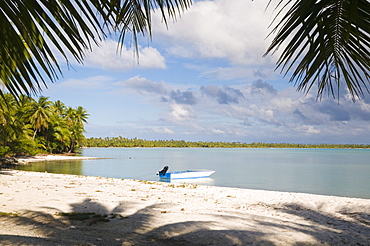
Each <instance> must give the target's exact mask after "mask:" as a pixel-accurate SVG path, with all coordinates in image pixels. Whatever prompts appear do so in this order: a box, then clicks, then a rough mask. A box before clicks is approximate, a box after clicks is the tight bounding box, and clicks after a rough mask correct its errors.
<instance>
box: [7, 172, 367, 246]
mask: <svg viewBox="0 0 370 246" xmlns="http://www.w3.org/2000/svg"><path fill="white" fill-rule="evenodd" d="M0 206H1V207H0V212H2V214H0V245H370V199H357V198H344V197H335V196H322V195H311V194H301V193H288V192H273V191H260V190H248V189H236V188H223V187H211V186H201V185H190V184H178V183H177V184H170V183H162V182H149V181H136V180H121V179H111V178H101V177H88V176H75V175H62V174H50V173H36V172H24V171H14V170H2V171H1V170H0ZM71 212H74V213H83V212H88V213H94V214H93V215H91V216H90V218H89V219H86V220H72V219H70V218H68V217H67V216H62V215H61V213H71ZM99 214H100V215H108V217H106V220H107V221H105V222H103V221H99V220H98V219H96V218H94V215H99ZM1 215H2V216H1Z"/></svg>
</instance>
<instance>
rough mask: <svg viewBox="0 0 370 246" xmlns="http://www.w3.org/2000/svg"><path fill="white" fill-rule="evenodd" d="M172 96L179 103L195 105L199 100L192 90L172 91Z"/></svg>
mask: <svg viewBox="0 0 370 246" xmlns="http://www.w3.org/2000/svg"><path fill="white" fill-rule="evenodd" d="M170 98H171V99H172V100H174V101H175V102H176V103H178V104H189V105H193V104H195V103H196V102H197V99H196V98H195V96H194V94H193V93H192V92H191V91H183V92H182V91H180V90H177V91H172V92H171V95H170Z"/></svg>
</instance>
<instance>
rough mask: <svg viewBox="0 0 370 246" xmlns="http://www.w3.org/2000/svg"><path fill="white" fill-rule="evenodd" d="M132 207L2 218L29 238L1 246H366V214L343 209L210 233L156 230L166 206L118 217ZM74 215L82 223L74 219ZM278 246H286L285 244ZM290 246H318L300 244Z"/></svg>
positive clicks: (198, 228) (288, 207) (207, 224)
mask: <svg viewBox="0 0 370 246" xmlns="http://www.w3.org/2000/svg"><path fill="white" fill-rule="evenodd" d="M134 206H135V204H133V203H130V202H121V203H120V204H119V205H118V206H116V207H115V208H114V209H112V210H110V211H108V209H107V208H106V207H104V206H102V205H101V204H99V203H97V202H94V201H93V200H90V199H88V198H87V199H85V200H84V201H83V202H82V203H78V204H71V211H72V213H65V211H57V210H55V214H48V213H41V212H34V211H26V212H25V213H23V214H21V215H19V216H11V215H9V216H2V217H0V223H1V226H7V225H14V226H19V227H22V228H23V229H26V230H27V231H28V232H29V235H27V236H24V235H23V236H19V235H0V245H125V246H127V245H171V246H172V245H179V246H182V245H184V246H185V245H186V246H187V245H225V246H226V245H278V244H277V243H276V242H275V241H274V240H272V237H273V235H269V233H267V232H266V231H274V230H275V231H276V230H278V231H279V230H281V231H292V232H300V233H303V234H306V235H309V236H311V237H313V238H315V239H316V240H317V241H318V242H319V243H320V244H323V245H369V244H370V236H369V235H370V226H369V225H370V214H363V213H352V212H350V211H346V210H345V209H343V211H342V212H341V213H342V215H343V219H341V218H334V217H330V216H328V215H325V214H321V213H318V212H316V211H312V210H310V209H308V208H305V207H302V206H301V205H297V204H285V205H284V206H282V207H279V208H275V209H276V210H278V211H280V212H282V213H286V214H291V215H295V216H298V217H301V218H304V219H305V220H308V221H310V222H312V226H307V225H303V224H299V223H294V222H287V223H285V224H284V223H283V224H282V223H279V221H277V222H276V223H274V222H271V220H268V221H269V222H266V220H263V218H258V217H256V218H254V219H253V221H251V222H253V224H254V225H255V226H254V227H248V229H246V230H222V229H217V230H216V229H210V228H211V226H212V225H215V223H216V224H217V222H215V221H186V222H180V223H169V224H166V225H164V226H156V225H155V223H156V222H155V218H156V217H158V216H160V213H161V211H165V210H166V209H168V208H170V207H171V206H173V204H169V203H157V204H154V205H150V206H146V207H144V208H142V209H141V210H138V211H137V212H136V213H134V214H131V215H129V216H125V217H123V216H121V215H120V214H121V213H123V212H124V211H126V210H128V209H130V207H134ZM49 209H53V208H49ZM74 215H84V216H85V217H84V218H79V219H76V218H73V216H74ZM215 216H219V217H221V219H223V220H232V219H238V220H243V219H248V218H250V217H238V215H237V214H236V215H233V216H235V218H233V216H228V215H215ZM349 217H350V219H349V220H347V219H348V218H349ZM345 218H347V219H345ZM246 222H248V221H246ZM280 222H281V221H280ZM221 227H222V226H221ZM213 228H215V227H213ZM218 228H220V227H218ZM257 228H265V229H266V230H261V229H260V230H257ZM253 229H255V230H253ZM279 245H284V242H281V243H280V244H279ZM293 245H317V244H312V243H311V244H310V243H307V242H304V241H302V242H297V243H294V244H293Z"/></svg>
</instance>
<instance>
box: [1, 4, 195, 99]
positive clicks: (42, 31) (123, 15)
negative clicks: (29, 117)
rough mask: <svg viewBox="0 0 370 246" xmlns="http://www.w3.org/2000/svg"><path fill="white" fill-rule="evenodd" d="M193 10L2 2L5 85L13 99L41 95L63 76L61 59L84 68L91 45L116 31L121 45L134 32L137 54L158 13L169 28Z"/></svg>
mask: <svg viewBox="0 0 370 246" xmlns="http://www.w3.org/2000/svg"><path fill="white" fill-rule="evenodd" d="M190 5H191V1H190V0H171V1H161V0H143V1H120V0H118V1H117V0H115V1H112V0H90V1H80V0H59V1H25V0H1V1H0V23H1V28H0V37H1V43H0V44H1V45H0V82H3V84H4V85H5V87H6V88H7V90H8V91H10V92H11V93H12V94H13V95H19V94H23V93H24V94H28V95H29V94H30V93H32V92H33V93H37V92H39V91H40V88H41V86H42V85H43V84H46V82H47V81H52V82H54V81H56V80H57V79H58V78H59V76H60V75H61V73H62V71H61V68H60V65H59V64H60V62H59V59H57V55H58V54H59V55H60V56H61V57H63V58H64V59H65V61H66V62H67V63H68V64H69V63H70V61H69V59H74V60H75V61H77V62H79V63H82V61H83V59H84V56H85V52H86V51H89V50H91V47H92V44H93V43H99V41H101V40H102V39H104V38H105V37H107V36H108V35H110V34H112V33H113V32H117V33H118V34H119V43H123V41H124V37H125V36H126V33H131V34H132V37H133V41H134V43H135V44H136V48H137V49H138V46H137V42H136V39H137V35H139V34H141V35H147V34H149V35H151V25H152V23H151V19H152V16H151V15H152V11H153V10H154V9H159V11H160V13H161V14H162V17H163V20H164V22H165V23H167V21H168V19H174V20H175V19H176V16H177V15H178V14H179V13H180V12H181V11H182V10H185V9H187V8H188V7H189V6H190ZM70 57H73V58H70ZM1 93H2V92H1V91H0V94H1Z"/></svg>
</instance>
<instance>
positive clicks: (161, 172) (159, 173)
mask: <svg viewBox="0 0 370 246" xmlns="http://www.w3.org/2000/svg"><path fill="white" fill-rule="evenodd" d="M167 170H168V166H164V168H163V169H162V170H161V171H158V172H157V175H160V176H163V175H165V174H166V172H167Z"/></svg>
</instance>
